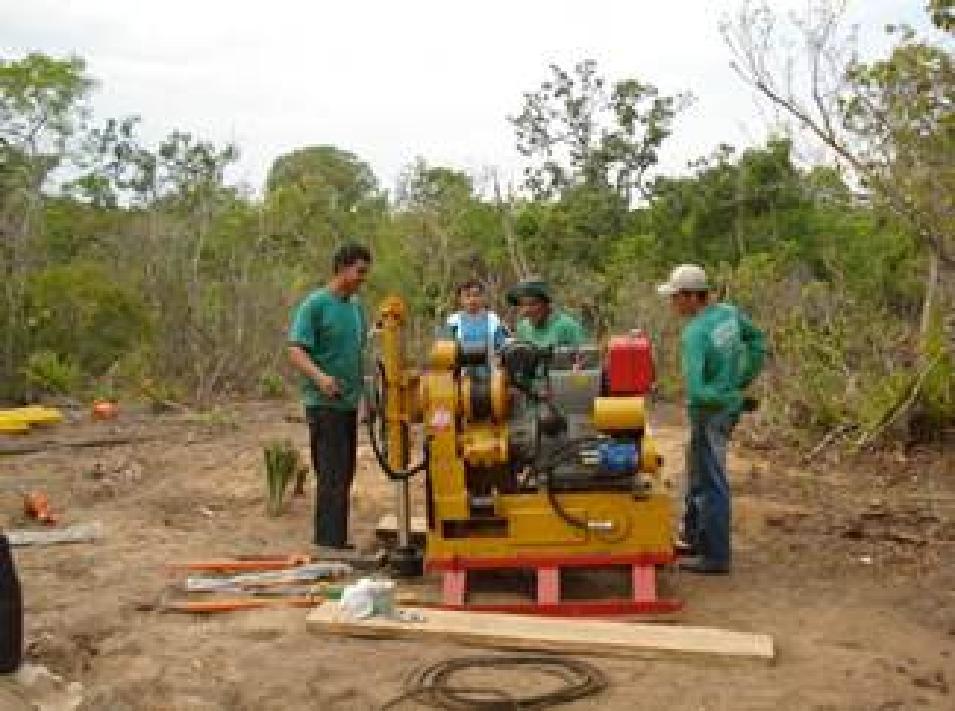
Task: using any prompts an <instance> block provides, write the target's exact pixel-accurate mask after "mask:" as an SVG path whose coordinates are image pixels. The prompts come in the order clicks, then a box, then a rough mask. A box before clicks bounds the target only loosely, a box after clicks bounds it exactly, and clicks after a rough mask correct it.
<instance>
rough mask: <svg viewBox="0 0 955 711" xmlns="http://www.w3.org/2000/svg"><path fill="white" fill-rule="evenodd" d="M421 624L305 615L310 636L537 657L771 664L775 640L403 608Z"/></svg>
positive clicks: (702, 630) (321, 611)
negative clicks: (435, 642)
mask: <svg viewBox="0 0 955 711" xmlns="http://www.w3.org/2000/svg"><path fill="white" fill-rule="evenodd" d="M403 609H404V610H406V611H408V612H409V613H413V614H414V615H415V616H420V617H422V618H423V619H424V621H423V622H402V621H400V620H393V619H386V618H378V617H375V618H371V619H368V620H352V619H350V618H347V617H345V616H344V615H343V614H342V613H341V612H340V610H339V608H338V605H337V604H334V603H328V604H326V605H324V606H322V607H319V608H317V609H316V610H314V611H313V612H311V613H310V614H309V615H308V620H307V625H308V628H309V629H310V630H311V631H313V632H318V633H328V634H337V635H344V636H348V637H372V638H386V639H416V640H428V639H441V640H445V641H449V642H458V643H461V644H471V645H477V646H482V647H491V648H501V649H522V650H533V651H538V652H558V653H573V654H589V655H595V656H611V657H647V656H663V655H670V654H685V655H722V656H726V657H735V658H740V659H757V660H764V661H767V662H771V661H772V660H773V658H774V656H775V648H774V644H773V638H772V637H771V636H769V635H765V634H749V633H746V632H733V631H730V630H722V629H715V628H708V627H684V626H682V625H660V624H641V623H628V622H606V621H602V620H579V619H572V620H568V619H560V620H555V619H553V618H544V617H533V616H529V615H511V614H493V613H480V612H466V611H456V610H432V609H423V608H403Z"/></svg>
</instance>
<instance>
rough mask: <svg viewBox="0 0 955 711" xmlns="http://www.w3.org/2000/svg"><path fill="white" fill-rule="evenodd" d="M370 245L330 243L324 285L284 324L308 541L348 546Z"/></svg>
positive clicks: (362, 380) (342, 547) (329, 545)
mask: <svg viewBox="0 0 955 711" xmlns="http://www.w3.org/2000/svg"><path fill="white" fill-rule="evenodd" d="M370 266H371V253H370V252H369V251H368V250H367V249H366V248H365V247H363V246H361V245H359V244H354V243H349V244H345V245H342V246H341V247H339V248H338V250H336V252H335V254H334V257H333V258H332V268H333V274H332V277H331V279H330V280H329V281H328V283H327V284H326V285H325V287H324V288H321V289H318V290H316V291H313V292H312V293H311V294H309V295H308V296H307V297H305V299H304V300H303V301H302V303H301V304H299V306H298V308H297V309H296V310H295V314H294V316H293V317H292V323H291V326H290V328H289V335H288V343H289V359H290V360H291V362H292V365H293V366H294V367H295V369H296V370H298V371H299V373H300V374H301V376H302V400H303V402H304V404H305V416H306V420H307V422H308V429H309V439H310V444H311V452H312V467H313V469H314V470H315V474H316V479H317V484H316V498H315V531H314V542H315V543H316V545H319V546H323V547H327V548H333V549H345V548H350V547H351V546H350V545H349V544H348V509H349V495H350V493H351V486H352V481H353V480H354V477H355V455H356V450H357V444H358V438H357V434H358V418H357V414H356V413H357V409H358V405H359V402H360V401H361V398H362V394H363V391H364V388H363V383H364V378H363V375H364V374H363V372H362V363H363V357H362V355H363V351H364V349H365V346H366V339H367V332H368V328H367V320H366V318H365V313H364V310H363V309H362V307H361V305H360V304H359V303H358V301H357V299H356V298H355V294H356V293H357V291H358V290H359V288H360V287H361V285H362V284H363V283H364V282H365V278H366V277H367V275H368V269H369V268H370Z"/></svg>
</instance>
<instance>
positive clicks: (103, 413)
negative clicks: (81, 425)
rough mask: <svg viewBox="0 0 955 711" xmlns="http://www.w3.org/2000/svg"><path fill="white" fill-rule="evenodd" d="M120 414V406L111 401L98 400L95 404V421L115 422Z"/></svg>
mask: <svg viewBox="0 0 955 711" xmlns="http://www.w3.org/2000/svg"><path fill="white" fill-rule="evenodd" d="M118 414H119V405H117V404H116V403H115V402H112V401H111V400H96V401H95V402H94V403H93V419H94V420H113V419H116V416H117V415H118Z"/></svg>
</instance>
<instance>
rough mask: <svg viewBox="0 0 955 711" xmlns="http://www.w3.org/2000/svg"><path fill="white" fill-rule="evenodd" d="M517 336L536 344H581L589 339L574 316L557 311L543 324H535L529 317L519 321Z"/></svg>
mask: <svg viewBox="0 0 955 711" xmlns="http://www.w3.org/2000/svg"><path fill="white" fill-rule="evenodd" d="M517 338H518V340H521V341H530V342H531V343H533V344H534V345H535V346H540V347H543V348H546V347H549V346H579V345H580V344H582V343H584V342H585V341H586V340H587V336H586V334H585V333H584V329H583V327H582V326H581V325H580V324H579V323H577V320H576V319H574V318H573V317H572V316H569V315H567V314H565V313H564V312H562V311H555V312H554V313H552V314H551V315H550V317H549V318H548V319H547V321H546V322H545V323H544V325H542V326H535V325H534V324H532V323H531V322H530V321H529V320H528V319H526V318H522V319H521V320H520V321H518V322H517Z"/></svg>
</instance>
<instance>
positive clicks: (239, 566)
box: [166, 555, 312, 573]
mask: <svg viewBox="0 0 955 711" xmlns="http://www.w3.org/2000/svg"><path fill="white" fill-rule="evenodd" d="M311 562H312V559H311V556H308V555H291V556H285V557H264V558H245V559H239V560H229V559H224V560H196V561H190V562H186V563H169V564H168V565H167V566H166V568H167V569H169V570H193V571H207V572H217V573H229V572H242V571H247V570H285V569H287V568H297V567H298V566H300V565H305V564H307V563H311Z"/></svg>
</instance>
